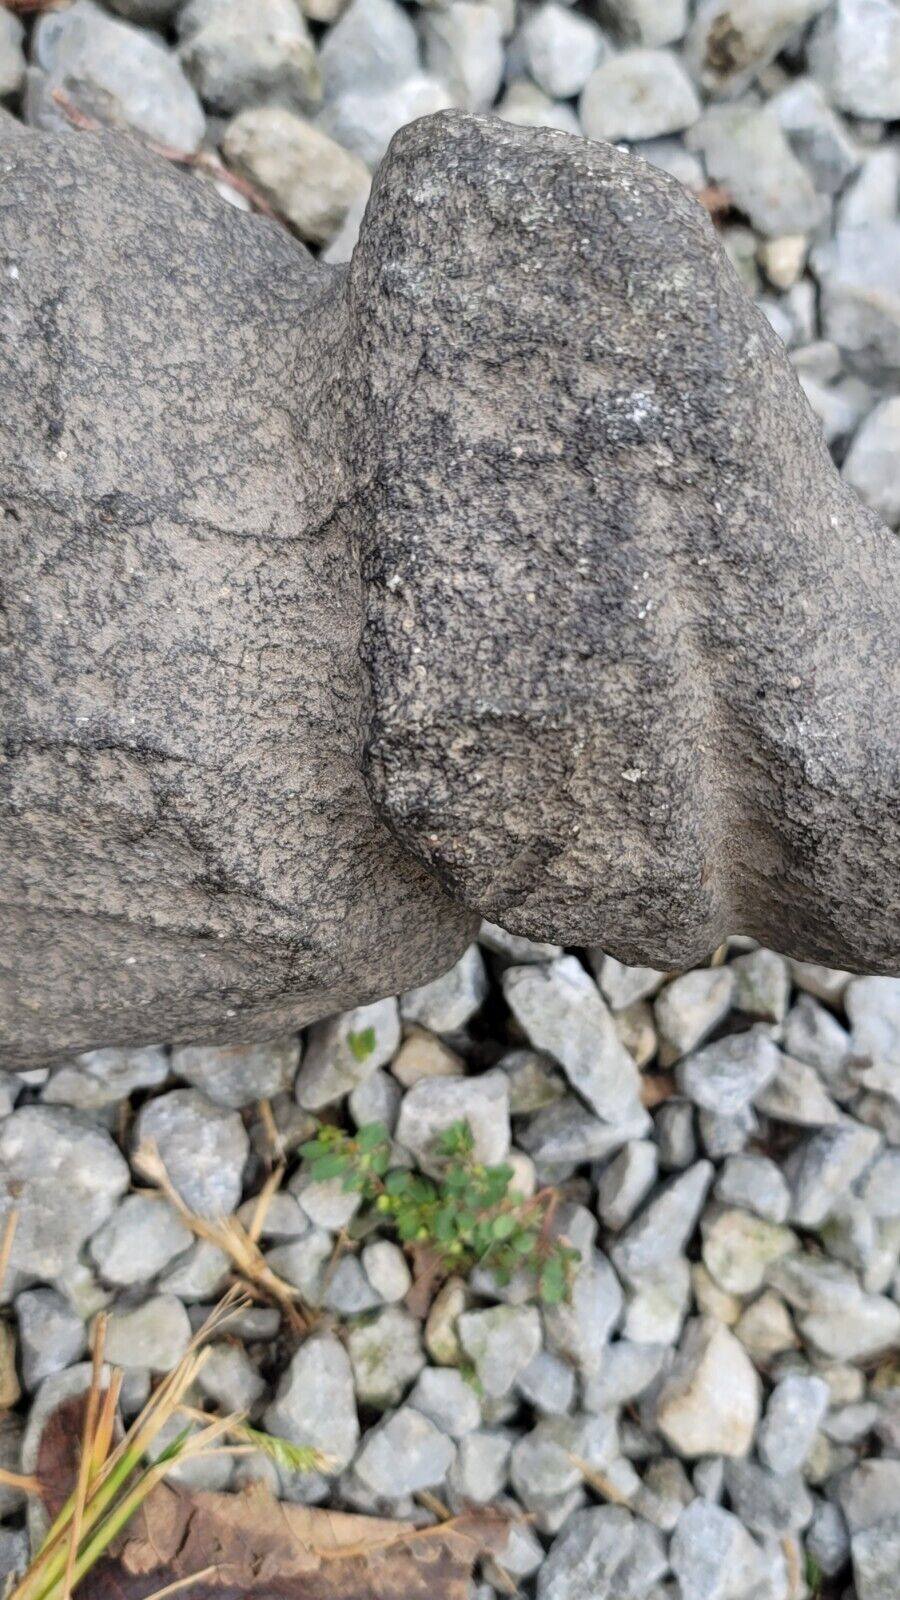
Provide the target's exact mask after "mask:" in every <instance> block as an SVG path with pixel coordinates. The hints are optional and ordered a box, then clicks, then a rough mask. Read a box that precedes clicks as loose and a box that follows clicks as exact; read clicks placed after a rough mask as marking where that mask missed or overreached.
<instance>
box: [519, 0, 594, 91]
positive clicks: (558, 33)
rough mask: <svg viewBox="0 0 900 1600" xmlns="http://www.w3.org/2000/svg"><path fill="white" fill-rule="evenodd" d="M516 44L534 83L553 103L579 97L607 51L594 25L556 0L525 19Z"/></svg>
mask: <svg viewBox="0 0 900 1600" xmlns="http://www.w3.org/2000/svg"><path fill="white" fill-rule="evenodd" d="M517 44H518V48H519V50H520V52H521V54H522V57H523V59H524V62H525V66H526V68H527V70H528V71H529V72H530V74H531V76H532V78H533V79H534V81H535V83H537V84H539V85H540V87H541V88H542V89H543V90H544V91H545V93H547V94H549V95H551V96H552V98H553V99H554V100H570V99H571V98H572V96H573V95H576V94H578V93H579V92H580V91H581V90H582V89H583V88H584V86H585V84H586V83H587V80H588V78H589V77H590V75H591V73H592V72H593V70H594V68H595V66H596V65H597V62H598V61H599V60H600V59H601V57H602V56H604V55H605V54H606V52H607V49H608V46H607V42H606V40H605V38H604V36H603V34H602V33H601V31H600V29H599V28H598V27H597V24H596V23H595V22H592V21H591V20H590V18H589V17H583V16H580V15H579V13H578V12H576V11H570V10H569V9H568V7H567V6H565V5H558V4H557V3H556V0H544V3H543V4H542V5H539V6H538V8H537V10H536V11H532V12H531V14H530V16H527V17H526V19H525V22H524V23H523V25H522V28H521V30H520V32H519V35H518V39H517Z"/></svg>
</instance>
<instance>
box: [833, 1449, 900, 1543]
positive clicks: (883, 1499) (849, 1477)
mask: <svg viewBox="0 0 900 1600" xmlns="http://www.w3.org/2000/svg"><path fill="white" fill-rule="evenodd" d="M836 1499H837V1501H838V1504H839V1505H840V1508H841V1510H842V1512H843V1513H844V1519H845V1521H846V1523H847V1527H848V1528H849V1529H850V1532H851V1533H858V1532H859V1531H860V1530H861V1529H863V1528H873V1527H876V1526H877V1525H878V1523H880V1522H884V1521H886V1520H887V1519H889V1518H891V1517H893V1516H895V1515H896V1512H897V1505H898V1500H900V1460H890V1459H888V1458H886V1457H881V1458H878V1459H875V1460H869V1461H860V1462H859V1463H858V1464H857V1465H856V1466H854V1467H853V1468H852V1469H851V1470H850V1471H849V1472H846V1473H844V1474H843V1475H842V1476H841V1478H840V1479H839V1481H838V1483H837V1484H836Z"/></svg>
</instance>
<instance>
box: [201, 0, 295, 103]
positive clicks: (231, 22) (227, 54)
mask: <svg viewBox="0 0 900 1600" xmlns="http://www.w3.org/2000/svg"><path fill="white" fill-rule="evenodd" d="M178 33H179V37H180V40H181V48H180V50H179V55H180V57H181V63H182V66H183V67H184V68H185V71H186V72H187V74H188V76H189V77H190V78H191V80H192V81H193V83H194V84H195V86H196V87H197V89H198V90H199V92H200V94H201V95H202V97H203V100H204V102H205V104H206V105H208V106H209V107H210V109H211V110H212V111H217V112H225V113H228V112H233V111H240V110H241V109H242V107H243V106H248V105H263V104H265V103H267V102H269V101H272V102H275V103H277V104H279V105H286V106H295V107H296V108H297V109H298V110H300V111H312V110H315V108H316V106H317V105H318V104H319V102H320V100H321V97H322V86H321V77H320V73H319V64H318V61H317V60H316V50H315V45H314V44H313V41H312V38H311V37H310V33H309V29H308V28H307V26H306V24H305V22H304V20H303V13H302V11H301V10H300V7H299V6H298V5H295V4H294V0H188V4H187V5H186V6H182V7H181V8H180V10H179V12H178Z"/></svg>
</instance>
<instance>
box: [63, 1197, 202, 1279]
mask: <svg viewBox="0 0 900 1600" xmlns="http://www.w3.org/2000/svg"><path fill="white" fill-rule="evenodd" d="M193 1242H194V1236H193V1234H192V1233H191V1231H190V1229H189V1228H186V1227H185V1225H184V1223H183V1222H182V1220H181V1218H180V1217H179V1216H178V1213H177V1212H176V1211H175V1210H174V1208H173V1207H172V1206H170V1205H169V1203H168V1201H167V1200H164V1199H163V1197H162V1196H161V1195H160V1196H159V1197H156V1196H153V1195H141V1194H128V1195H125V1197H124V1199H123V1200H122V1201H120V1203H119V1205H118V1206H117V1207H116V1209H115V1211H114V1212H113V1214H112V1216H111V1217H108V1218H107V1220H106V1222H104V1224H103V1226H102V1228H99V1229H98V1231H97V1232H96V1233H95V1234H94V1235H93V1237H92V1239H91V1242H90V1246H89V1248H90V1254H91V1259H92V1261H93V1263H94V1265H95V1267H96V1268H97V1271H98V1272H99V1274H100V1276H101V1278H103V1279H105V1281H106V1282H107V1283H113V1284H117V1285H128V1284H132V1283H146V1282H148V1281H149V1279H151V1278H155V1277H156V1276H157V1274H158V1273H160V1272H163V1271H164V1270H165V1268H166V1267H168V1266H169V1264H170V1263H171V1262H172V1261H173V1260H174V1259H175V1257H176V1256H178V1255H181V1254H182V1253H183V1252H184V1251H185V1250H189V1249H190V1247H191V1245H192V1244H193Z"/></svg>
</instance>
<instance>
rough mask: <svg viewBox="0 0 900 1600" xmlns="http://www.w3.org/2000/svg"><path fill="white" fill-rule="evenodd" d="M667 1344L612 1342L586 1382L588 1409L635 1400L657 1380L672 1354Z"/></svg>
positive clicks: (586, 1403) (612, 1408) (619, 1404)
mask: <svg viewBox="0 0 900 1600" xmlns="http://www.w3.org/2000/svg"><path fill="white" fill-rule="evenodd" d="M671 1353H672V1352H671V1350H670V1348H669V1346H668V1345H664V1344H635V1343H634V1341H633V1340H631V1339H617V1340H615V1342H614V1343H613V1344H611V1345H610V1346H609V1347H608V1349H607V1351H606V1354H605V1356H604V1358H603V1361H602V1362H601V1364H600V1367H599V1368H598V1370H597V1371H596V1372H593V1373H591V1374H590V1375H589V1376H588V1378H587V1380H586V1382H585V1384H584V1391H583V1393H584V1406H585V1410H586V1411H614V1410H615V1409H616V1407H617V1406H623V1405H626V1404H627V1403H628V1401H629V1400H636V1399H637V1397H638V1396H639V1395H641V1394H643V1393H644V1392H645V1391H646V1390H647V1389H649V1388H650V1386H651V1384H653V1383H655V1382H656V1380H657V1378H658V1377H659V1376H660V1374H661V1373H662V1372H663V1371H664V1369H665V1367H666V1365H667V1364H668V1361H669V1359H670V1356H671Z"/></svg>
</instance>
